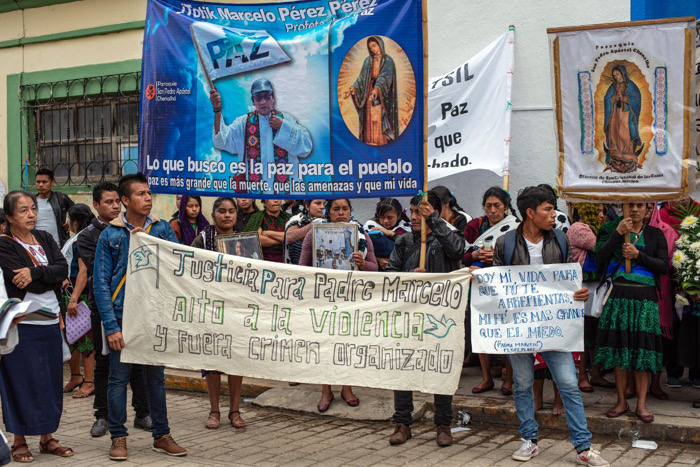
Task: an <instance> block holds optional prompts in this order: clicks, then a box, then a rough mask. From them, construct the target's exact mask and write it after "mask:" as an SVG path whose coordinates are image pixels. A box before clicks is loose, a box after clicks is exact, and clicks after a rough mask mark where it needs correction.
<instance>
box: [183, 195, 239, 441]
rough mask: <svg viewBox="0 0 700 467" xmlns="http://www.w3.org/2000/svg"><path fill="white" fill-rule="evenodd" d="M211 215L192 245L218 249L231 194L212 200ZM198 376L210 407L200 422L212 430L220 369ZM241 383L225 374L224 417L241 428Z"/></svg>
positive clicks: (232, 208)
mask: <svg viewBox="0 0 700 467" xmlns="http://www.w3.org/2000/svg"><path fill="white" fill-rule="evenodd" d="M211 218H212V221H214V225H208V226H206V227H205V228H204V230H203V231H202V232H201V233H200V234H199V235H198V236H197V238H195V239H194V242H192V246H193V247H194V248H202V249H204V250H209V251H218V250H217V249H216V241H215V237H216V236H217V235H227V234H231V233H233V232H234V226H235V225H236V202H235V201H234V200H233V199H231V198H217V199H216V201H214V207H213V209H212V213H211ZM202 376H203V377H204V378H205V381H206V382H207V392H208V393H209V404H210V407H211V409H210V411H209V416H208V417H207V421H206V422H205V424H204V426H205V427H206V428H209V429H210V430H214V429H216V428H219V426H221V411H220V410H219V397H220V396H221V372H219V371H209V370H202ZM242 386H243V377H242V376H236V375H228V391H229V407H230V409H229V412H228V419H229V421H230V422H231V426H233V427H234V428H243V427H245V426H246V422H245V420H243V417H241V412H240V407H239V403H240V399H241V388H242Z"/></svg>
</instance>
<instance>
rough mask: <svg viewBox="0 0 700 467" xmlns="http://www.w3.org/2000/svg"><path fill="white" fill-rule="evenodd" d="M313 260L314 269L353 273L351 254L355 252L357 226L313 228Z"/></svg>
mask: <svg viewBox="0 0 700 467" xmlns="http://www.w3.org/2000/svg"><path fill="white" fill-rule="evenodd" d="M312 232H313V234H312V235H313V259H312V263H311V264H312V265H313V266H314V267H316V268H324V269H337V270H340V271H353V270H355V269H357V268H356V267H355V261H353V259H352V254H353V253H354V252H355V251H357V225H355V224H345V223H330V224H317V225H314V226H313V230H312Z"/></svg>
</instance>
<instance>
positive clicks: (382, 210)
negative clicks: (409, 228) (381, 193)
mask: <svg viewBox="0 0 700 467" xmlns="http://www.w3.org/2000/svg"><path fill="white" fill-rule="evenodd" d="M389 211H394V212H395V213H396V216H397V217H398V219H397V221H396V222H397V223H398V221H399V219H400V220H403V221H404V222H410V221H411V220H410V219H409V218H408V216H407V215H406V213H405V212H404V210H403V206H402V205H401V202H400V201H399V200H398V199H396V198H381V199H380V200H379V202H378V203H377V209H376V211H375V212H374V220H375V221H376V222H379V218H380V217H382V216H383V215H384V214H386V213H387V212H389Z"/></svg>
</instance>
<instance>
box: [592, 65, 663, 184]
mask: <svg viewBox="0 0 700 467" xmlns="http://www.w3.org/2000/svg"><path fill="white" fill-rule="evenodd" d="M613 64H614V62H610V63H609V64H608V67H609V66H610V65H613ZM626 67H630V68H632V67H633V70H634V71H633V73H634V72H637V73H636V74H638V75H640V77H641V78H642V79H643V76H642V75H641V72H639V68H638V67H637V66H636V65H634V64H633V63H629V62H627V63H624V64H614V66H613V67H612V73H611V83H610V84H609V85H608V89H607V92H606V93H605V98H604V101H603V102H604V108H605V126H604V129H605V141H604V142H603V148H604V151H603V152H604V153H605V163H606V164H607V165H606V167H605V170H606V171H607V170H610V171H612V172H620V173H628V172H634V171H636V170H637V169H641V168H642V165H641V164H640V160H639V156H640V154H641V153H642V151H643V150H644V146H645V144H644V143H643V142H642V140H641V138H640V136H639V117H640V115H641V110H642V95H641V93H640V91H639V87H638V86H637V85H636V84H635V83H634V81H632V80H631V79H630V78H629V76H628V74H627V68H626ZM604 81H605V75H603V77H602V78H601V80H600V83H601V87H602V85H603V83H604ZM646 91H647V93H646V94H648V89H647V90H646ZM645 97H647V101H648V98H649V97H651V96H650V95H649V96H645Z"/></svg>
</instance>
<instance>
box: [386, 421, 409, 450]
mask: <svg viewBox="0 0 700 467" xmlns="http://www.w3.org/2000/svg"><path fill="white" fill-rule="evenodd" d="M409 439H411V427H410V426H408V425H404V424H403V423H397V424H396V428H394V433H393V434H392V435H391V436H390V437H389V444H391V445H392V446H397V445H399V444H403V443H405V442H406V441H407V440H409Z"/></svg>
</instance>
